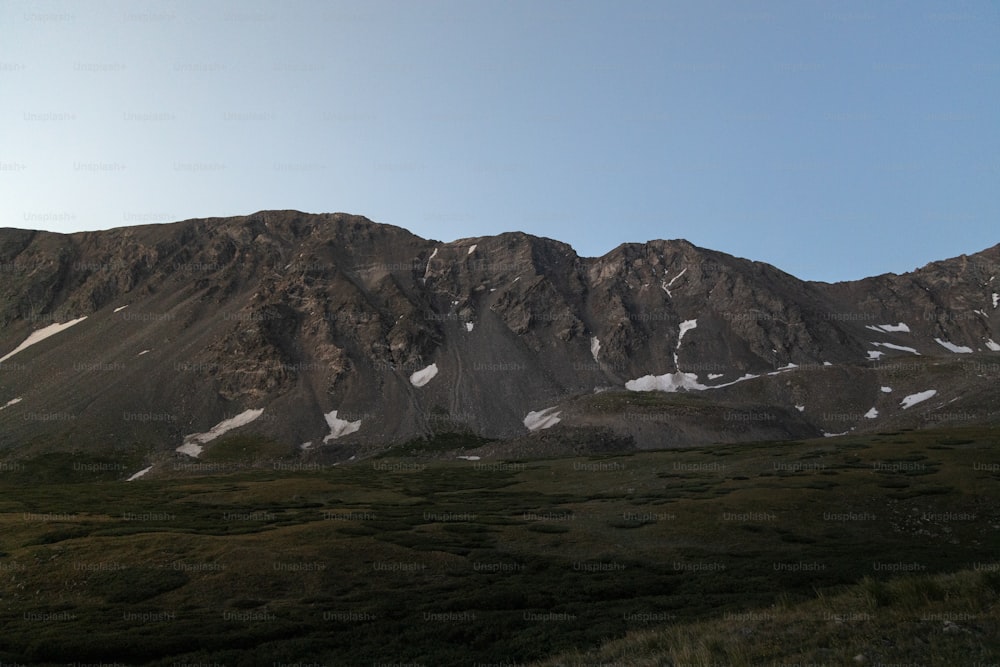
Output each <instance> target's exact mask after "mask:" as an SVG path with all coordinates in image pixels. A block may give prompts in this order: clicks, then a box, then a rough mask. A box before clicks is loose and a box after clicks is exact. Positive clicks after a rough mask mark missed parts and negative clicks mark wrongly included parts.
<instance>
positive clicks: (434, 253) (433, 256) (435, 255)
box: [427, 248, 438, 261]
mask: <svg viewBox="0 0 1000 667" xmlns="http://www.w3.org/2000/svg"><path fill="white" fill-rule="evenodd" d="M437 254H438V249H437V248H434V252H432V253H431V256H430V257H428V258H427V260H428V261H430V260H432V259H434V258H435V257H437Z"/></svg>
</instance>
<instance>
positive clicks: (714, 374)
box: [708, 373, 723, 380]
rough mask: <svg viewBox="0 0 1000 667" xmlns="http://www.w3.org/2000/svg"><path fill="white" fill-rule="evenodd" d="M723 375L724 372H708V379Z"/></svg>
mask: <svg viewBox="0 0 1000 667" xmlns="http://www.w3.org/2000/svg"><path fill="white" fill-rule="evenodd" d="M722 375H723V374H722V373H709V374H708V379H709V380H715V379H717V378H720V377H722Z"/></svg>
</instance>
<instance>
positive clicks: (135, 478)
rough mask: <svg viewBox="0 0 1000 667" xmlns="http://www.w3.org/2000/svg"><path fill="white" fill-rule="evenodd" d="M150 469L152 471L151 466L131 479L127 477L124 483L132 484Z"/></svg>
mask: <svg viewBox="0 0 1000 667" xmlns="http://www.w3.org/2000/svg"><path fill="white" fill-rule="evenodd" d="M152 469H153V466H149V467H148V468H143V469H142V470H140V471H139V472H137V473H136V474H134V475H132V476H131V477H129V478H128V479H126V480H125V481H126V482H134V481H135V480H137V479H139V478H140V477H142V476H143V475H145V474H146V473H147V472H149V471H150V470H152Z"/></svg>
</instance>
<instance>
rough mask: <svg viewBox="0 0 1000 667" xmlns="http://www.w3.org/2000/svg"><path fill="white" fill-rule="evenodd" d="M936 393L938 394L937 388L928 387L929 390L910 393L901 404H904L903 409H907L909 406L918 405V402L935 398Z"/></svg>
mask: <svg viewBox="0 0 1000 667" xmlns="http://www.w3.org/2000/svg"><path fill="white" fill-rule="evenodd" d="M936 394H937V389H928V390H927V391H921V392H919V393H916V394H910V395H909V396H907V397H905V398H904V399H903V400H902V401H901V402H900V405H902V406H903V409H904V410H905V409H907V408H909V407H912V406H914V405H916V404H917V403H921V402H923V401H926V400H927V399H928V398H933V397H934V396H935V395H936Z"/></svg>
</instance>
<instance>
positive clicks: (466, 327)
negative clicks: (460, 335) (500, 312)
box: [465, 322, 476, 331]
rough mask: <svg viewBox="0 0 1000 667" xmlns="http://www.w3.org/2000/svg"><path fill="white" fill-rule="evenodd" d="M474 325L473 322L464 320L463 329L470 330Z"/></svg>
mask: <svg viewBox="0 0 1000 667" xmlns="http://www.w3.org/2000/svg"><path fill="white" fill-rule="evenodd" d="M474 326H476V324H475V322H466V323H465V330H466V331H472V328H473V327H474Z"/></svg>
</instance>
